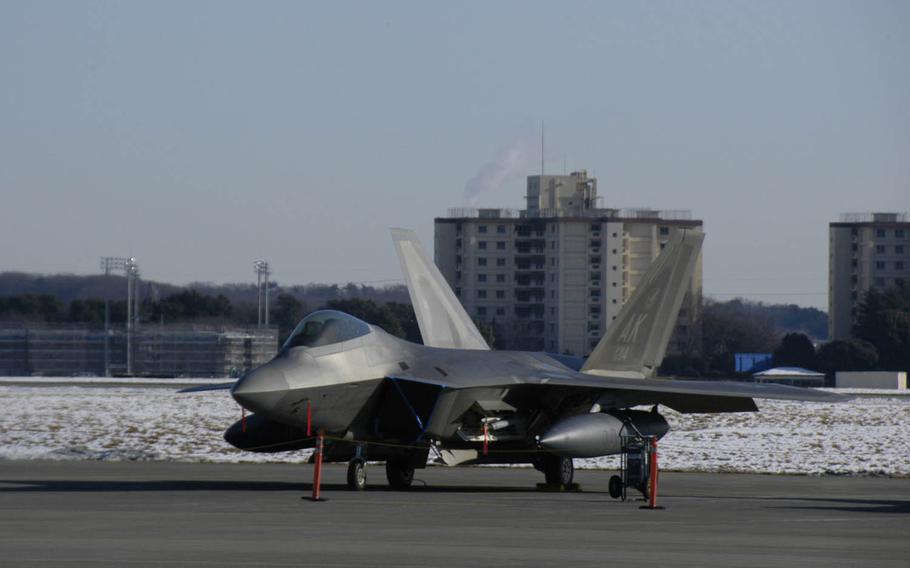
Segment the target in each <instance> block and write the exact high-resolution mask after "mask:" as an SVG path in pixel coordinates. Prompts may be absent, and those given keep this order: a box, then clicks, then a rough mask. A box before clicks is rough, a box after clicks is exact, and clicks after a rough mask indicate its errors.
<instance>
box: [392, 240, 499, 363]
mask: <svg viewBox="0 0 910 568" xmlns="http://www.w3.org/2000/svg"><path fill="white" fill-rule="evenodd" d="M392 240H393V241H395V251H396V252H397V253H398V260H399V261H400V262H401V272H402V273H403V274H404V279H405V282H406V283H407V285H408V294H410V296H411V304H413V306H414V313H415V315H416V316H417V325H418V326H419V327H420V335H421V337H422V338H423V344H424V345H428V346H430V347H446V348H450V349H486V350H489V349H490V347H489V346H488V345H487V342H486V341H484V339H483V336H482V335H481V334H480V331H478V329H477V326H476V325H474V322H473V321H471V318H470V317H468V314H467V312H465V311H464V307H462V305H461V302H459V301H458V298H456V297H455V294H454V293H453V292H452V289H451V288H450V287H449V284H448V283H447V282H446V281H445V278H443V276H442V274H441V273H440V272H439V269H438V268H436V264H434V263H433V259H431V258H430V256H429V255H428V254H427V252H426V251H425V250H424V248H423V246H421V244H420V241H418V240H417V235H416V234H414V231H409V230H407V229H392Z"/></svg>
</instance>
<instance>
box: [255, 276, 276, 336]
mask: <svg viewBox="0 0 910 568" xmlns="http://www.w3.org/2000/svg"><path fill="white" fill-rule="evenodd" d="M253 269H254V270H255V271H256V289H257V300H258V307H257V322H256V324H257V326H258V327H262V323H263V321H265V325H266V327H268V325H269V276H270V275H271V274H272V271H271V270H270V269H269V263H268V262H266V261H264V260H257V261H255V262H254V263H253ZM263 296H265V309H264V310H263Z"/></svg>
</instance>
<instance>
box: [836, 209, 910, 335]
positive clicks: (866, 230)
mask: <svg viewBox="0 0 910 568" xmlns="http://www.w3.org/2000/svg"><path fill="white" fill-rule="evenodd" d="M828 239H829V244H828V337H830V338H831V339H846V338H848V337H850V332H851V329H852V327H853V322H854V320H855V318H856V309H857V305H858V304H859V302H860V301H862V299H863V294H865V293H866V292H868V291H869V290H879V291H880V290H884V289H885V288H888V287H890V286H894V285H895V284H898V283H900V282H908V281H910V215H908V214H907V213H845V214H843V215H841V219H840V221H838V222H836V223H831V224H830V225H829V226H828Z"/></svg>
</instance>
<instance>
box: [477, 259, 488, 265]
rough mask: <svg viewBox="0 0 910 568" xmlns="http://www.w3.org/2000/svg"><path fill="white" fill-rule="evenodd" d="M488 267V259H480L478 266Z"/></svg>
mask: <svg viewBox="0 0 910 568" xmlns="http://www.w3.org/2000/svg"><path fill="white" fill-rule="evenodd" d="M486 265H487V259H486V258H484V257H480V258H478V259H477V266H486Z"/></svg>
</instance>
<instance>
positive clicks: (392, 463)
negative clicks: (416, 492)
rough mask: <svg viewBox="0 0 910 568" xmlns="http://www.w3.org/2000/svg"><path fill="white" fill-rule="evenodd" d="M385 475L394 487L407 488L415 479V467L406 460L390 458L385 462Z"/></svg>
mask: <svg viewBox="0 0 910 568" xmlns="http://www.w3.org/2000/svg"><path fill="white" fill-rule="evenodd" d="M385 476H386V478H387V479H388V480H389V485H390V486H391V487H393V488H394V489H407V488H408V487H410V486H411V482H412V481H414V468H413V467H411V466H409V465H407V463H406V462H404V461H399V460H389V461H387V462H385Z"/></svg>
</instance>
